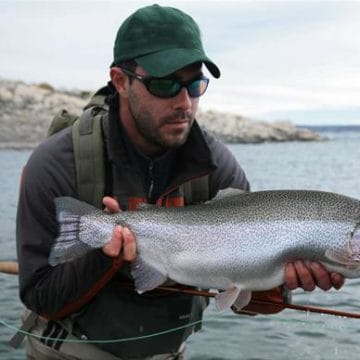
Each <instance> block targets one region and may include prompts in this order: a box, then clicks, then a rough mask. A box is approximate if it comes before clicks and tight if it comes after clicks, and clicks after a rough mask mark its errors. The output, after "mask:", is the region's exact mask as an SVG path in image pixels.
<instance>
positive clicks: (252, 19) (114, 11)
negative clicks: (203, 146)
mask: <svg viewBox="0 0 360 360" xmlns="http://www.w3.org/2000/svg"><path fill="white" fill-rule="evenodd" d="M154 2H155V1H124V0H119V1H111V2H110V1H77V2H75V1H62V2H60V1H41V2H34V1H22V2H20V1H14V0H11V1H4V0H0V77H3V78H9V79H18V80H24V81H27V82H48V83H50V84H52V85H54V86H56V87H61V88H65V89H74V88H76V89H84V90H96V89H97V88H98V87H100V86H102V85H103V84H105V83H106V82H107V81H108V67H109V65H110V63H111V61H112V48H113V42H114V39H115V35H116V32H117V29H118V27H119V25H120V24H121V22H122V21H123V20H124V19H125V18H126V17H127V16H129V15H130V14H131V13H132V12H133V11H135V10H136V9H137V8H139V7H141V6H144V5H151V4H152V3H154ZM157 3H159V4H160V5H168V6H175V7H178V8H180V9H182V10H184V11H186V12H187V13H189V14H190V15H191V16H192V17H193V18H194V19H195V20H196V21H197V22H198V24H199V25H200V28H201V30H202V36H203V41H204V45H205V49H206V51H207V53H208V55H209V56H210V58H212V59H213V60H214V61H215V62H216V63H217V64H218V66H219V67H220V68H221V71H222V77H221V78H220V79H219V80H216V79H212V80H211V82H210V85H209V89H208V92H207V93H206V95H205V96H204V97H203V98H202V99H201V107H202V108H204V109H209V108H213V109H215V110H221V111H231V112H236V113H239V114H243V115H248V116H253V117H257V118H261V119H291V120H293V121H295V122H297V123H303V124H322V123H343V124H360V1H331V2H330V1H291V0H288V1H205V0H204V1H158V2H157Z"/></svg>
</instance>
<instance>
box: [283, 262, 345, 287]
mask: <svg viewBox="0 0 360 360" xmlns="http://www.w3.org/2000/svg"><path fill="white" fill-rule="evenodd" d="M344 282H345V279H344V277H343V276H342V275H341V274H339V273H336V272H329V271H327V270H326V269H325V267H324V266H323V265H321V264H320V263H318V262H315V261H301V260H297V261H295V262H292V263H288V264H286V267H285V286H286V287H287V288H288V289H290V290H294V289H296V288H302V289H304V290H305V291H312V290H314V289H315V288H316V287H319V288H320V289H322V290H325V291H326V290H329V289H331V288H332V287H334V288H335V289H337V290H338V289H340V288H341V287H342V286H343V285H344Z"/></svg>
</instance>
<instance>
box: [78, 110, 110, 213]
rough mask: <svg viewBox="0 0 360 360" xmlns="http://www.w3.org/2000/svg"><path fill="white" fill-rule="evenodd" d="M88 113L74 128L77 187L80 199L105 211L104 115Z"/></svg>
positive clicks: (97, 112)
mask: <svg viewBox="0 0 360 360" xmlns="http://www.w3.org/2000/svg"><path fill="white" fill-rule="evenodd" d="M96 110H99V109H98V108H88V109H86V110H85V111H84V112H83V114H82V115H81V116H80V118H79V119H78V120H77V121H76V122H75V123H74V125H73V127H72V136H73V146H74V158H75V166H76V183H77V190H78V194H79V198H80V199H81V200H82V201H86V202H88V203H90V204H92V205H94V206H96V207H98V208H102V207H103V205H102V198H103V196H104V193H105V164H104V143H103V137H102V126H101V124H102V115H103V112H102V111H96Z"/></svg>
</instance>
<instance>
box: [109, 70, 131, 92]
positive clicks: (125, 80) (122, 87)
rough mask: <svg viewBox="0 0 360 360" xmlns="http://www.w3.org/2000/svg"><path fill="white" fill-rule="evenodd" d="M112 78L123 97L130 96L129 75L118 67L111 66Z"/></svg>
mask: <svg viewBox="0 0 360 360" xmlns="http://www.w3.org/2000/svg"><path fill="white" fill-rule="evenodd" d="M110 78H111V82H112V84H113V85H114V87H115V89H116V90H117V92H118V93H119V94H120V95H121V96H122V97H128V94H129V86H130V83H129V77H128V76H127V75H126V74H124V72H123V71H122V70H121V69H120V68H118V67H112V68H110Z"/></svg>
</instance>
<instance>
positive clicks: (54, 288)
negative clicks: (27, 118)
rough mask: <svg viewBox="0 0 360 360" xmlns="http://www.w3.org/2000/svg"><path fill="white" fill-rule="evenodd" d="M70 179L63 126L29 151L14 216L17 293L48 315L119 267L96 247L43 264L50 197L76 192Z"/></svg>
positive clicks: (72, 305)
mask: <svg viewBox="0 0 360 360" xmlns="http://www.w3.org/2000/svg"><path fill="white" fill-rule="evenodd" d="M74 179H75V165H74V159H73V154H72V140H71V132H69V131H68V132H67V133H66V131H65V132H64V131H62V132H61V133H59V134H56V135H54V136H53V137H52V138H50V139H49V140H48V141H46V142H45V143H43V144H42V145H40V146H39V147H38V148H37V149H36V150H35V151H34V153H33V154H32V155H31V157H30V159H29V161H28V163H27V165H26V167H25V168H24V171H23V176H22V181H21V188H20V196H19V202H18V210H17V220H16V221H17V226H16V239H17V253H18V261H19V281H20V298H21V300H22V301H23V303H24V304H25V305H26V306H27V307H28V308H29V309H31V310H33V311H35V312H37V313H39V314H42V315H43V316H47V317H52V318H57V317H63V316H65V315H67V314H68V313H70V312H73V311H75V310H77V309H78V308H79V307H80V306H81V305H82V304H84V303H85V302H86V301H89V299H90V298H91V297H92V296H94V294H96V292H97V291H99V289H100V288H101V287H102V286H105V284H106V283H107V281H109V279H110V278H111V276H112V274H113V273H115V272H116V270H117V266H120V265H119V264H118V262H114V261H113V259H110V258H108V257H106V256H105V255H104V254H103V253H102V252H101V251H100V250H94V251H91V252H90V253H88V254H87V255H85V256H84V257H82V258H79V259H77V260H75V261H71V262H68V263H64V264H60V265H57V266H55V267H52V266H50V265H49V264H48V256H49V252H50V249H51V246H52V244H53V242H54V239H55V237H56V235H57V222H56V216H55V206H54V199H55V198H56V197H58V196H73V197H76V196H77V194H76V185H75V183H74ZM60 315H61V316H60Z"/></svg>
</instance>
